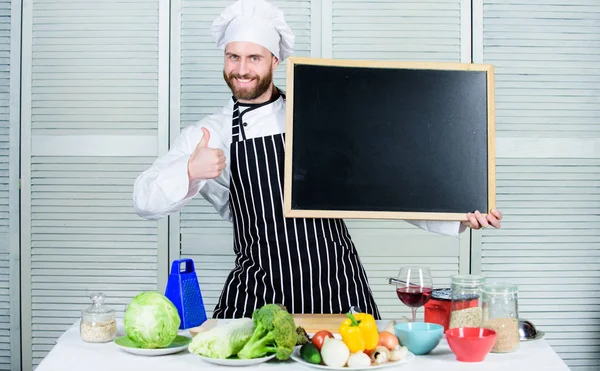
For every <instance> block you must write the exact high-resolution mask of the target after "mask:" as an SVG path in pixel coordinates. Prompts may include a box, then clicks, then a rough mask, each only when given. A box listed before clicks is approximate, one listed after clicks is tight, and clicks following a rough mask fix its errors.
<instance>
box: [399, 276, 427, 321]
mask: <svg viewBox="0 0 600 371" xmlns="http://www.w3.org/2000/svg"><path fill="white" fill-rule="evenodd" d="M394 282H395V283H396V294H397V295H398V298H399V299H400V301H401V302H403V303H404V305H407V306H408V307H410V309H411V310H412V321H413V322H415V318H416V315H417V308H419V307H422V306H423V305H425V303H427V302H428V301H429V298H430V297H431V292H432V291H433V280H432V278H431V272H430V271H429V268H427V267H402V268H401V269H400V272H398V278H396V279H395V280H394Z"/></svg>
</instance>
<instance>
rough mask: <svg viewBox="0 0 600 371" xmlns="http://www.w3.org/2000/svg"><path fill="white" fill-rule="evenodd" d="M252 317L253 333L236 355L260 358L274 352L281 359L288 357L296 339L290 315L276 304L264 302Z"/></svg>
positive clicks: (292, 319)
mask: <svg viewBox="0 0 600 371" xmlns="http://www.w3.org/2000/svg"><path fill="white" fill-rule="evenodd" d="M252 319H253V320H254V333H253V334H252V337H250V340H248V342H246V344H245V345H244V347H243V348H242V350H240V351H239V352H238V354H237V355H238V357H239V358H242V359H249V358H260V357H264V356H266V355H268V354H273V353H274V354H275V357H276V358H277V359H279V360H281V361H285V360H287V359H288V358H290V355H291V354H292V351H293V350H294V346H295V345H296V341H297V339H298V334H297V333H296V324H295V323H294V318H293V317H292V315H291V314H289V313H288V312H287V311H285V310H283V309H281V307H280V306H278V305H277V304H266V305H264V306H263V307H261V308H259V309H257V310H255V311H254V313H252Z"/></svg>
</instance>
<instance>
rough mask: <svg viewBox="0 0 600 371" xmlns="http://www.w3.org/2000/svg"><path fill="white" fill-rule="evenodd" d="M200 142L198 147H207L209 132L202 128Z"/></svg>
mask: <svg viewBox="0 0 600 371" xmlns="http://www.w3.org/2000/svg"><path fill="white" fill-rule="evenodd" d="M202 134H203V135H202V140H201V141H200V143H198V147H208V141H209V140H210V131H208V130H207V129H206V128H202Z"/></svg>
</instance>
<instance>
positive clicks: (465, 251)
mask: <svg viewBox="0 0 600 371" xmlns="http://www.w3.org/2000/svg"><path fill="white" fill-rule="evenodd" d="M469 15H470V4H469V5H468V6H467V7H461V1H460V0H447V1H421V0H420V1H393V0H372V1H358V0H333V1H332V12H331V18H332V23H331V56H332V57H333V58H336V59H361V60H393V61H434V62H460V61H461V60H463V59H464V60H466V61H467V62H469V61H470V50H469V53H468V55H467V54H464V51H463V48H464V47H465V43H467V44H468V45H470V44H469V43H470V41H469V40H470V31H467V32H466V33H464V32H463V31H462V25H463V22H464V20H465V18H469V21H470V16H469ZM401 114H402V113H400V115H401ZM346 222H347V224H348V227H349V229H350V233H351V234H352V237H353V238H354V241H355V243H356V246H357V249H358V251H359V254H360V256H361V258H362V261H363V264H364V265H365V269H366V270H367V275H368V277H369V281H370V284H371V288H372V290H373V293H374V295H375V300H376V301H377V304H378V305H379V308H380V311H381V314H382V316H383V317H384V318H400V317H401V316H408V317H409V318H410V315H409V314H410V311H409V309H408V307H405V306H404V305H403V304H402V303H401V302H400V301H399V300H398V297H397V296H396V293H395V288H394V287H392V286H390V285H389V284H388V283H387V280H386V277H395V276H396V274H397V273H398V271H399V269H400V267H401V266H402V265H424V266H428V267H430V269H431V271H432V275H433V276H434V286H435V287H449V283H450V276H451V275H453V274H457V273H459V272H461V273H468V272H469V234H468V233H464V234H462V235H461V237H460V239H456V238H452V237H446V236H439V235H434V234H433V233H427V232H424V231H421V230H419V229H418V228H416V227H413V226H412V225H410V224H408V223H406V222H403V221H365V220H347V221H346ZM419 318H420V319H421V320H422V318H423V310H422V309H420V310H419Z"/></svg>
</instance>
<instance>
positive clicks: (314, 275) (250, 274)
mask: <svg viewBox="0 0 600 371" xmlns="http://www.w3.org/2000/svg"><path fill="white" fill-rule="evenodd" d="M212 31H213V36H214V37H215V39H216V41H217V45H218V47H220V48H223V49H224V56H225V60H224V70H223V77H224V79H225V81H226V83H227V85H228V86H229V88H230V89H231V91H232V93H233V98H232V100H230V101H229V102H228V103H227V104H226V105H225V106H224V107H222V108H221V109H220V110H219V111H218V112H217V113H215V114H213V115H211V116H209V117H206V118H204V119H202V120H201V121H200V122H198V123H197V124H195V125H192V126H190V127H187V128H186V129H185V130H183V131H182V132H181V134H180V135H179V137H178V138H177V139H176V140H175V141H174V143H173V146H172V148H171V150H170V151H169V152H168V153H167V154H166V155H164V156H162V157H161V158H159V159H158V160H156V161H155V162H154V164H153V165H152V166H151V167H150V168H149V169H148V170H146V171H145V172H143V173H142V174H141V175H140V176H139V177H138V179H137V180H136V182H135V185H134V196H133V198H134V207H135V210H136V212H137V213H138V214H139V215H140V216H142V217H145V218H148V219H158V218H162V217H164V216H166V215H168V214H170V213H172V212H175V211H178V210H180V209H181V208H182V207H183V206H184V205H185V204H187V203H188V202H189V201H190V200H191V199H192V198H193V197H195V196H196V195H197V194H198V193H200V194H201V195H202V196H203V197H204V198H206V199H207V200H208V201H209V202H210V203H211V204H212V205H213V206H214V207H215V209H216V210H217V211H218V212H219V214H220V215H221V216H222V217H223V218H225V219H227V220H231V221H232V222H233V228H234V244H233V245H234V246H233V249H234V251H235V254H236V259H235V267H234V269H233V270H232V271H231V272H230V274H229V276H228V277H227V280H226V282H225V285H224V288H223V291H222V294H221V296H220V298H219V302H218V304H217V305H216V307H215V310H214V315H213V316H214V317H215V318H238V317H244V316H246V317H248V316H251V314H252V311H253V310H254V309H255V308H257V307H260V306H262V305H264V304H266V303H282V304H283V305H285V306H286V307H287V308H288V309H289V310H290V311H291V312H293V313H344V312H347V311H348V310H349V308H350V307H351V306H353V305H356V306H358V307H360V308H361V309H362V310H364V311H366V312H368V313H371V314H373V315H374V316H375V317H376V318H379V317H380V315H379V311H378V309H377V306H376V304H375V301H374V300H373V295H372V293H371V290H370V287H369V283H368V280H367V276H366V273H365V270H364V268H363V266H362V264H361V262H360V260H359V257H358V254H357V252H356V249H355V246H354V244H353V242H352V240H351V238H350V235H349V233H348V230H347V228H346V226H345V224H344V222H343V221H342V220H337V219H291V218H284V216H283V196H282V194H283V164H284V143H285V140H284V131H285V117H286V115H285V96H284V95H283V93H282V92H281V91H279V90H278V89H277V88H276V87H275V86H274V84H273V71H274V70H275V68H277V66H278V65H279V63H280V61H283V60H285V58H286V57H287V56H289V55H290V54H291V53H292V51H293V46H294V34H293V32H292V30H291V29H290V28H289V26H288V25H287V24H286V22H285V20H284V16H283V13H282V12H281V11H280V10H279V9H277V8H276V7H274V6H272V5H271V4H269V3H267V2H266V1H264V0H241V1H238V2H236V3H235V4H233V5H231V6H229V7H228V8H226V9H225V10H224V11H223V13H222V14H221V15H220V16H219V17H218V18H217V19H216V20H215V22H214V23H213V30H212ZM501 218H502V215H501V214H500V213H499V212H494V213H493V214H490V215H488V216H487V218H486V217H484V216H483V215H481V214H480V213H479V212H476V213H475V214H469V215H468V219H469V222H468V223H464V224H463V225H461V224H460V223H458V222H432V221H412V222H411V223H413V224H415V225H418V226H420V227H421V228H423V229H426V230H429V231H432V232H436V233H442V234H446V235H458V233H460V232H461V231H463V230H464V229H465V228H466V227H467V226H469V227H471V228H474V229H479V228H481V227H485V226H488V225H492V226H494V227H496V228H499V227H500V219H501Z"/></svg>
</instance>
